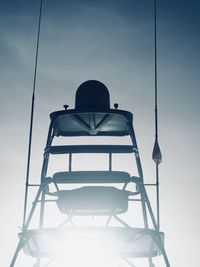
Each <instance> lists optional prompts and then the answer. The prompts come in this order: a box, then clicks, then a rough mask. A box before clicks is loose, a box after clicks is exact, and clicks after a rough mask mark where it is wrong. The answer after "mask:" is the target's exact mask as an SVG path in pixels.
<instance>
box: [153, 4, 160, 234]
mask: <svg viewBox="0 0 200 267" xmlns="http://www.w3.org/2000/svg"><path fill="white" fill-rule="evenodd" d="M154 49H155V50H154V59H155V70H154V73H155V143H154V147H153V153H152V159H153V160H154V162H155V164H156V202H157V226H158V230H159V229H160V196H159V164H160V163H161V162H162V154H161V150H160V147H159V143H158V81H157V2H156V0H154Z"/></svg>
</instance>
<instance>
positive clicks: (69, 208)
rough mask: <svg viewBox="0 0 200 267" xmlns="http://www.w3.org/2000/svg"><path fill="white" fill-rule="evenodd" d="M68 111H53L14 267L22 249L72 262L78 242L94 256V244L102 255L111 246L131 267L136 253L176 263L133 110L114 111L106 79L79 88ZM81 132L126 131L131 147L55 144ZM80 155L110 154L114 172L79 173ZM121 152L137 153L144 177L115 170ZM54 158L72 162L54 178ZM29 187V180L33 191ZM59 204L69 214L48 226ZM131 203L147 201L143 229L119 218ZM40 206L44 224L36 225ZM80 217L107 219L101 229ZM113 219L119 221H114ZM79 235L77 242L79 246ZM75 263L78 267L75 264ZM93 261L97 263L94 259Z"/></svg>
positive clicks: (112, 134) (119, 134) (112, 253)
mask: <svg viewBox="0 0 200 267" xmlns="http://www.w3.org/2000/svg"><path fill="white" fill-rule="evenodd" d="M67 108H68V106H65V110H61V111H56V112H53V113H51V114H50V118H51V123H50V127H49V132H48V137H47V143H46V147H45V149H44V159H43V165H42V172H41V182H40V184H39V185H38V187H39V189H38V192H37V194H36V197H35V199H34V202H33V205H32V208H31V210H30V213H29V216H28V218H27V220H26V223H25V226H24V229H23V230H22V233H20V240H19V244H18V246H17V249H16V252H15V255H14V257H13V261H12V263H11V265H10V267H13V266H14V264H15V261H16V259H17V256H18V253H19V252H20V250H21V249H24V252H25V253H26V254H27V255H29V256H32V257H35V258H36V259H37V263H36V265H35V266H47V265H50V262H48V263H46V262H45V264H44V265H42V264H43V262H42V259H43V258H44V259H45V258H47V259H50V260H57V259H58V258H62V257H63V256H64V257H65V258H66V263H67V259H68V257H70V254H72V251H74V249H75V252H76V253H77V257H79V255H78V253H79V251H78V247H79V245H80V244H82V245H83V246H82V249H83V247H84V246H86V244H88V240H89V242H90V246H89V248H88V253H90V251H89V250H90V249H91V248H95V249H96V250H97V255H98V250H99V249H101V250H102V249H104V250H105V251H104V252H105V253H106V254H107V255H106V256H108V257H110V256H112V258H115V259H119V260H120V261H123V262H124V264H125V265H126V264H127V265H129V266H135V265H134V263H133V261H134V258H146V259H148V265H149V266H154V264H153V262H152V259H153V257H156V256H159V255H160V256H163V259H164V263H165V266H167V267H170V265H169V262H168V258H167V255H166V252H165V248H164V244H163V243H164V234H163V233H162V232H160V231H159V229H158V226H157V223H156V220H155V218H154V214H153V210H152V208H151V205H150V201H149V199H148V196H147V193H146V189H145V185H144V180H143V173H142V166H141V162H140V156H139V151H138V147H137V142H136V138H135V133H134V128H133V115H132V113H130V112H128V111H124V110H119V109H118V105H117V104H115V108H114V109H111V108H110V96H109V91H108V89H107V88H106V86H105V85H104V84H102V83H101V82H98V81H94V80H91V81H87V82H84V83H83V84H82V85H81V86H80V87H79V88H78V90H77V92H76V101H75V109H67ZM82 136H87V137H90V136H96V137H97V136H99V137H100V136H103V137H121V138H123V137H125V136H127V137H129V138H130V141H131V144H126V145H121V144H119V143H120V142H119V141H118V143H117V144H114V145H113V144H99V143H97V144H81V145H80V144H79V142H78V139H77V144H75V145H74V144H73V145H66V144H65V145H53V141H54V139H56V137H65V140H68V137H77V138H79V137H82ZM90 138H91V137H90ZM90 138H88V140H89V139H90ZM70 140H71V139H70ZM77 154H86V157H87V155H88V154H101V155H108V169H107V170H98V169H97V170H89V169H88V170H87V171H86V170H74V169H73V166H74V164H75V160H73V156H74V155H77ZM115 154H120V155H121V154H124V155H130V156H131V155H133V156H134V157H133V159H134V160H135V163H136V169H137V174H136V175H134V176H133V175H130V174H129V173H128V172H126V171H122V170H114V169H113V155H115ZM55 155H66V157H67V159H68V167H67V168H66V170H64V171H63V170H61V171H57V172H56V173H54V174H53V175H52V176H51V177H50V176H49V175H48V171H49V168H50V166H49V165H50V164H49V163H50V161H49V160H50V157H52V156H55ZM90 165H93V162H90ZM97 168H98V167H97ZM72 185H73V187H72ZM30 186H31V185H27V187H28V188H29V187H30ZM52 202H55V203H56V204H57V207H58V209H59V210H60V212H61V213H63V214H65V216H66V217H65V219H64V220H63V221H61V222H59V223H58V224H57V225H55V226H54V227H48V228H47V227H46V226H45V220H44V219H45V211H48V210H49V209H51V206H48V205H52ZM130 203H140V204H141V205H140V209H141V214H142V218H143V223H142V226H141V227H140V228H138V227H133V226H131V225H130V224H128V223H127V222H126V221H125V219H122V218H121V217H120V214H126V213H127V212H130V208H131V207H130V206H131V205H130ZM37 206H39V208H40V216H39V217H40V218H39V225H38V228H36V229H29V227H30V223H31V221H32V218H33V215H34V213H35V210H36V207H37ZM77 216H84V217H87V216H102V217H104V218H106V220H105V222H104V224H103V225H101V226H93V227H90V226H88V225H87V226H84V225H82V226H80V225H79V226H78V227H76V224H75V223H74V220H75V218H76V217H77ZM111 219H112V220H113V221H115V223H118V225H116V224H114V225H111ZM74 240H76V242H77V245H75V247H74V245H73V241H74ZM78 244H79V245H78ZM97 244H98V245H97ZM99 244H100V246H99ZM100 247H101V248H100ZM105 248H106V249H105ZM101 252H102V251H101ZM104 252H103V253H104ZM91 253H93V252H91ZM74 260H75V258H74ZM44 261H45V260H44ZM96 261H98V259H96ZM68 265H69V266H70V267H71V266H74V265H73V264H72V263H69V262H68ZM79 265H81V264H79ZM93 265H94V266H95V263H94V264H93ZM120 266H121V265H120ZM59 267H61V266H59Z"/></svg>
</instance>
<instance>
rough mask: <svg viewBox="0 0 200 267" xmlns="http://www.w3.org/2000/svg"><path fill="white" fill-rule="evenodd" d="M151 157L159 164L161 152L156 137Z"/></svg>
mask: <svg viewBox="0 0 200 267" xmlns="http://www.w3.org/2000/svg"><path fill="white" fill-rule="evenodd" d="M152 159H153V160H154V162H155V163H156V165H159V164H160V163H161V162H162V153H161V150H160V146H159V144H158V139H157V138H156V139H155V143H154V147H153V153H152Z"/></svg>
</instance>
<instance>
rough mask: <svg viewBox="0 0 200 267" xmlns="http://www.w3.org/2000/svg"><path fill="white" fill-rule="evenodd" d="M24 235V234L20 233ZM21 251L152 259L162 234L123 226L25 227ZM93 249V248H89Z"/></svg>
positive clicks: (157, 251)
mask: <svg viewBox="0 0 200 267" xmlns="http://www.w3.org/2000/svg"><path fill="white" fill-rule="evenodd" d="M22 235H23V236H22ZM20 237H21V238H23V240H24V242H25V245H24V252H25V253H26V254H27V255H29V256H32V257H41V258H45V257H46V258H52V257H53V256H59V257H62V256H64V257H65V258H66V256H67V255H68V256H69V257H70V255H76V257H78V256H79V253H83V251H84V253H88V257H89V256H90V253H91V252H90V251H94V250H96V252H95V253H97V255H98V253H99V255H102V253H104V250H105V251H106V253H108V254H110V255H112V257H113V256H116V257H127V258H135V257H137V258H138V257H139V258H151V257H155V256H158V255H160V254H161V252H160V247H161V246H163V242H164V233H162V232H157V231H155V230H151V229H143V228H125V227H90V228H89V227H67V228H46V229H44V228H43V229H39V230H38V229H36V230H28V231H26V232H24V233H23V234H22V233H21V234H20ZM90 248H92V250H91V249H90Z"/></svg>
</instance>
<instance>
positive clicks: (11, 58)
mask: <svg viewBox="0 0 200 267" xmlns="http://www.w3.org/2000/svg"><path fill="white" fill-rule="evenodd" d="M157 2H158V96H159V130H160V146H161V148H162V153H163V163H162V165H161V168H160V174H161V178H160V179H161V228H162V230H163V231H164V232H165V234H166V249H167V252H168V255H169V259H170V262H171V265H172V266H175V267H188V266H192V267H199V266H200V259H199V255H198V254H199V238H200V228H199V225H200V215H199V207H198V202H199V188H200V177H199V170H198V168H199V166H198V165H199V158H198V156H199V151H200V145H199V136H200V124H199V114H200V105H199V99H200V88H199V84H200V83H199V82H200V78H199V76H200V73H199V69H200V68H199V67H200V66H199V65H200V64H199V62H200V52H199V44H200V35H199V28H200V3H199V1H197V0H196V1H195V0H192V1H184V0H183V1H180V0H179V1H178V0H173V1H172V0H169V1H164V0H160V1H159V0H158V1H157ZM38 8H39V1H30V0H29V1H20V0H16V1H1V9H0V47H1V52H0V77H1V79H0V85H1V87H0V88H1V89H0V101H1V103H0V110H1V139H0V140H1V151H2V152H1V156H0V162H1V194H0V200H1V227H0V231H1V235H0V236H1V238H2V244H3V245H1V255H2V256H1V257H0V266H9V263H10V260H11V257H12V254H13V251H14V247H15V245H16V242H17V233H18V228H17V226H20V225H21V221H22V207H23V196H24V183H25V181H24V180H25V168H26V155H27V144H28V131H29V117H30V104H31V94H32V83H33V70H34V56H35V45H36V27H37V17H38ZM88 79H97V80H100V81H102V82H103V83H105V84H106V85H107V87H108V88H109V90H110V94H111V104H112V105H113V104H114V103H115V102H118V103H119V105H120V108H121V109H127V110H130V111H131V112H133V113H134V126H135V130H136V136H137V139H138V144H139V149H140V153H141V159H142V163H143V168H144V174H145V181H147V182H148V181H152V178H153V177H154V163H153V162H152V160H151V152H152V146H153V141H154V106H153V104H154V103H153V102H154V95H153V93H154V43H153V1H149V0H148V1H147V0H142V1H135V0H124V1H122V0H121V1H120V0H107V1H105V0H102V1H90V0H86V1H80V0H79V1H76V0H74V1H69V0H68V1H64V0H58V1H52V0H44V8H43V17H42V25H41V39H40V48H39V61H38V76H37V84H36V106H35V117H34V129H33V150H32V159H33V160H32V164H31V179H32V180H33V181H37V179H38V180H39V175H40V168H41V159H42V152H43V148H44V145H45V140H46V135H47V128H48V124H49V117H48V114H49V113H50V112H52V111H54V110H58V109H62V105H63V104H68V105H69V106H70V107H71V108H73V107H74V95H75V91H76V89H77V87H78V86H79V85H80V84H81V83H82V82H84V81H85V80H88ZM20 266H21V267H22V265H20Z"/></svg>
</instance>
